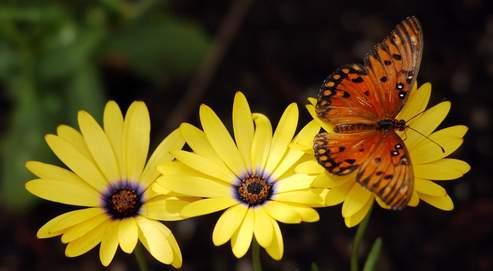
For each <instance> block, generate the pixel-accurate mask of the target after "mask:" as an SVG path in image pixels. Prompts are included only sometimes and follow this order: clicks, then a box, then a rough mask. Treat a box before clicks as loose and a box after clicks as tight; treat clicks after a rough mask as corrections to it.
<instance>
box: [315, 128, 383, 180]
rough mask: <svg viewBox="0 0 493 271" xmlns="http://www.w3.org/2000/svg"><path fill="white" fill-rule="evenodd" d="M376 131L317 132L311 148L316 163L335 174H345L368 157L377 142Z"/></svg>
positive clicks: (357, 166)
mask: <svg viewBox="0 0 493 271" xmlns="http://www.w3.org/2000/svg"><path fill="white" fill-rule="evenodd" d="M374 134H376V131H368V132H359V133H354V134H338V133H326V132H322V133H319V134H318V135H317V136H316V137H315V140H314V144H313V149H314V154H315V158H316V159H317V161H318V163H319V164H320V165H321V166H323V167H324V168H325V169H326V170H327V171H329V172H330V173H332V174H335V175H339V176H342V175H347V174H349V173H351V172H353V171H354V170H356V169H357V168H359V167H360V166H361V165H362V164H363V163H364V162H365V161H366V160H368V159H369V157H370V154H371V153H372V152H373V150H374V149H375V147H376V146H377V144H378V141H376V140H377V139H378V138H377V137H375V136H374Z"/></svg>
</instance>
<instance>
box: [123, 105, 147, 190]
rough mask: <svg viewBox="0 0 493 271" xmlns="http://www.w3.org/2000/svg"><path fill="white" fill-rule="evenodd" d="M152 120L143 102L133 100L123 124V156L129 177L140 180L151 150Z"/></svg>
mask: <svg viewBox="0 0 493 271" xmlns="http://www.w3.org/2000/svg"><path fill="white" fill-rule="evenodd" d="M150 132H151V120H150V117H149V111H148V110H147V107H146V105H145V104H144V103H143V102H133V103H132V104H131V105H130V107H129V108H128V111H127V114H126V115H125V122H124V124H123V139H124V140H123V150H124V152H123V158H124V162H125V163H124V165H123V166H124V167H126V168H127V176H126V177H127V179H129V180H134V181H137V180H140V175H141V174H142V170H143V169H144V165H145V163H146V159H147V152H148V151H149V135H150Z"/></svg>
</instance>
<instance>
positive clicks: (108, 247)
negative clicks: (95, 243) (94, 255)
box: [99, 221, 118, 266]
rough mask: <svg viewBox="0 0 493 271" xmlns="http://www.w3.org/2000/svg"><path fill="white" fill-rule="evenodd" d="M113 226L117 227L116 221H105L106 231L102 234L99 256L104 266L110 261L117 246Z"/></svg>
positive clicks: (116, 233) (116, 234) (116, 232)
mask: <svg viewBox="0 0 493 271" xmlns="http://www.w3.org/2000/svg"><path fill="white" fill-rule="evenodd" d="M115 227H118V222H117V221H110V222H109V223H106V231H105V233H104V235H103V236H102V240H101V246H100V247H99V258H100V259H101V263H102V264H103V265H104V266H108V265H109V264H110V263H111V261H112V260H113V257H114V256H115V253H116V249H117V248H118V231H115Z"/></svg>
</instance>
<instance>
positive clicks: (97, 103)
mask: <svg viewBox="0 0 493 271" xmlns="http://www.w3.org/2000/svg"><path fill="white" fill-rule="evenodd" d="M64 97H65V99H64V101H65V104H64V109H63V111H64V114H65V115H66V116H68V118H69V123H70V124H72V125H76V119H77V112H78V111H79V110H86V111H87V112H89V113H90V114H91V115H92V116H93V117H94V118H95V119H97V120H101V119H102V118H101V116H102V112H103V106H104V100H105V95H104V91H103V89H102V86H101V83H100V80H99V77H98V74H97V70H96V68H95V67H94V66H92V65H90V64H86V65H83V66H82V67H81V68H80V69H79V70H78V71H77V72H76V73H74V74H73V78H72V79H71V80H70V81H69V84H68V85H67V88H66V89H64Z"/></svg>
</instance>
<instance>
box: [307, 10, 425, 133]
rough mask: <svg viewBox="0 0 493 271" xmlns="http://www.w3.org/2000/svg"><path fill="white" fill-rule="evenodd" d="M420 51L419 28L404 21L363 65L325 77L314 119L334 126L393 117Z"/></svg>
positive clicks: (412, 20) (414, 72)
mask: <svg viewBox="0 0 493 271" xmlns="http://www.w3.org/2000/svg"><path fill="white" fill-rule="evenodd" d="M422 50H423V37H422V34H421V27H420V24H419V22H418V20H417V19H416V18H415V17H409V18H406V19H405V20H404V21H402V22H401V23H400V24H398V25H397V26H396V28H395V29H394V30H393V31H392V32H391V34H390V35H389V36H388V37H387V38H385V39H384V40H383V41H382V42H381V43H379V44H377V45H376V46H375V47H374V48H373V49H372V50H371V51H370V53H369V54H368V56H367V57H366V58H365V59H364V63H365V65H359V64H352V65H344V66H342V67H340V68H338V69H337V70H336V71H335V72H334V73H332V74H331V75H329V76H328V77H327V79H326V80H325V81H324V83H323V84H322V86H321V88H320V91H319V94H318V101H317V105H316V111H317V114H318V116H319V117H320V118H321V119H323V120H325V121H327V122H329V123H331V124H334V125H337V124H340V123H351V122H355V121H357V122H363V123H365V122H374V121H377V120H379V119H383V118H393V117H395V116H396V115H397V113H398V112H399V111H400V109H401V108H402V106H403V105H404V102H405V101H406V100H407V97H408V96H409V92H410V91H411V89H412V87H413V85H414V82H415V81H416V76H417V74H418V70H419V64H420V62H421V55H422Z"/></svg>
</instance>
